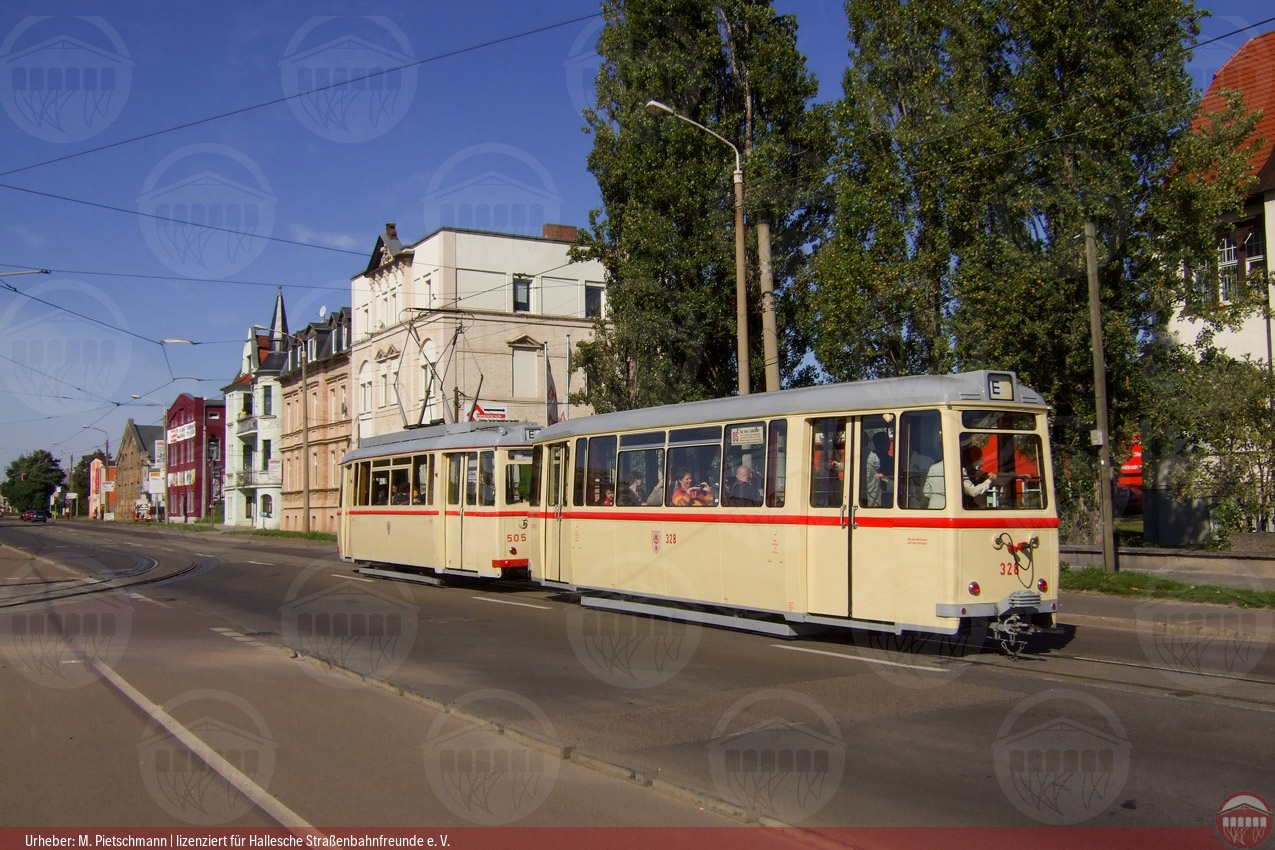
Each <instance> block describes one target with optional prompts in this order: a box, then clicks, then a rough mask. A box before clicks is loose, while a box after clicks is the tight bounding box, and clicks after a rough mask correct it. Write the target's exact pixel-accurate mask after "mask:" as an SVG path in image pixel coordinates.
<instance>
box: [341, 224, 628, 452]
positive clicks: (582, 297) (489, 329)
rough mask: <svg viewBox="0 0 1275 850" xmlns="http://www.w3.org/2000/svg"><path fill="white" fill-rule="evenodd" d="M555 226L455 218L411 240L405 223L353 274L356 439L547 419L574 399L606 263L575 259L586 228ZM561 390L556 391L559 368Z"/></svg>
mask: <svg viewBox="0 0 1275 850" xmlns="http://www.w3.org/2000/svg"><path fill="white" fill-rule="evenodd" d="M543 234H544V235H543V236H540V237H531V236H515V235H509V234H503V233H487V232H478V231H470V230H462V229H459V228H451V227H444V228H442V229H440V230H438V231H436V232H434V233H433V234H431V235H430V236H427V237H426V238H424V239H422V240H420V241H419V242H417V243H415V244H413V245H410V246H404V245H403V244H402V243H401V242H400V241H399V240H398V234H397V231H396V228H395V227H394V225H393V224H389V225H386V232H385V234H384V235H383V236H381V237H379V238H378V240H377V243H376V248H375V250H374V251H373V253H372V257H371V259H370V261H369V263H368V267H367V269H366V270H365V271H364V272H363V273H362V274H360V275H357V276H356V277H354V278H353V286H352V310H353V316H352V332H353V338H354V344H353V350H352V357H351V364H350V365H351V376H350V385H351V388H352V394H353V405H352V412H353V413H354V415H355V440H356V443H357V440H358V439H359V438H360V437H369V436H375V435H380V434H385V433H389V432H392V431H400V430H403V429H404V428H406V427H411V426H414V425H417V424H422V423H424V424H428V423H429V422H431V421H440V420H441V421H447V422H454V421H464V420H466V419H468V418H471V417H473V418H488V419H503V418H508V419H518V420H521V421H525V422H541V423H544V422H547V421H548V420H549V419H550V418H551V417H552V416H553V415H554V414H553V412H552V411H553V410H554V405H553V404H551V402H550V396H551V395H553V396H556V399H557V402H558V403H557V406H556V410H557V414H556V415H557V416H558V417H567V416H576V415H584V414H586V413H588V412H589V411H588V409H587V408H570V409H568V406H567V404H566V398H567V392H568V391H569V389H571V384H572V382H573V381H578V380H580V379H579V377H578V376H577V377H574V378H573V377H572V376H570V375H569V374H568V369H567V364H568V349H569V346H574V345H575V344H576V343H578V342H579V341H581V340H583V339H587V338H589V337H590V336H591V335H592V330H593V322H594V319H595V317H599V316H601V315H602V314H603V310H604V308H605V299H606V287H605V285H604V280H605V278H604V275H603V268H602V264H601V263H598V262H596V261H592V260H590V261H586V262H578V263H572V262H571V261H570V260H569V259H568V257H567V251H568V249H569V248H570V246H571V244H572V243H573V242H574V241H575V238H576V230H575V228H574V227H565V226H562V225H551V224H550V225H545V226H544V228H543ZM551 375H552V383H553V390H554V392H553V393H551V392H550V376H551Z"/></svg>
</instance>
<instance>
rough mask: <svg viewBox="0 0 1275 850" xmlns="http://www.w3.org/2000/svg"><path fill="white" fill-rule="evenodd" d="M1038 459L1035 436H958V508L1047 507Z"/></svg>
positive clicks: (1038, 441) (1037, 444) (1037, 438)
mask: <svg viewBox="0 0 1275 850" xmlns="http://www.w3.org/2000/svg"><path fill="white" fill-rule="evenodd" d="M992 427H995V426H992ZM1041 458H1042V453H1041V443H1040V437H1039V436H1037V435H1036V434H1005V433H1000V434H977V433H968V432H965V433H962V434H961V504H962V505H963V506H964V507H965V509H966V510H976V511H982V510H1037V509H1041V508H1045V507H1048V506H1047V505H1046V504H1045V487H1044V478H1043V476H1042V474H1041V469H1042V468H1043V467H1042V463H1041Z"/></svg>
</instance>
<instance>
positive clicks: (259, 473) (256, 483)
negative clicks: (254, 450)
mask: <svg viewBox="0 0 1275 850" xmlns="http://www.w3.org/2000/svg"><path fill="white" fill-rule="evenodd" d="M239 475H240V477H241V478H242V483H240V484H239V485H238V486H239V487H279V486H281V485H282V484H283V473H281V472H273V473H272V472H267V471H266V470H264V469H253V470H250V471H248V472H241V473H239Z"/></svg>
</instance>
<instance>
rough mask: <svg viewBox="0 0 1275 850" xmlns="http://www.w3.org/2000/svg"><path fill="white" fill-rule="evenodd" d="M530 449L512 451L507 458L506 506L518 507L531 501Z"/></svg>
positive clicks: (532, 461) (532, 459)
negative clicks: (517, 505)
mask: <svg viewBox="0 0 1275 850" xmlns="http://www.w3.org/2000/svg"><path fill="white" fill-rule="evenodd" d="M534 461H535V457H534V455H533V453H532V451H531V450H530V449H510V450H509V451H508V454H507V455H506V456H505V504H506V505H516V504H520V503H522V502H529V501H530V500H531V481H532V478H533V477H534V474H535V472H534V470H533V466H532V464H533V463H534Z"/></svg>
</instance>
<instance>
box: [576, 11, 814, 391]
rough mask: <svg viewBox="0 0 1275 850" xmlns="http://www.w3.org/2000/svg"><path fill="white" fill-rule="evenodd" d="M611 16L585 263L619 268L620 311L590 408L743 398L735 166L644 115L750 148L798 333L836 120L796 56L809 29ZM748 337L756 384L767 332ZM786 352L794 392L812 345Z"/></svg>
mask: <svg viewBox="0 0 1275 850" xmlns="http://www.w3.org/2000/svg"><path fill="white" fill-rule="evenodd" d="M603 14H604V15H605V17H606V26H605V27H604V29H603V30H602V33H601V34H600V36H599V39H598V53H599V54H600V55H601V56H602V58H603V65H602V68H601V69H600V71H599V73H598V78H597V82H596V95H597V106H596V109H589V110H586V111H585V120H586V122H587V125H588V130H589V132H591V133H592V134H593V136H594V147H593V150H592V152H591V153H590V156H589V169H590V171H591V172H592V173H593V174H594V176H595V177H596V178H597V181H598V186H599V189H600V190H601V194H602V200H603V204H604V210H595V211H594V212H593V213H592V214H591V216H590V223H591V227H590V229H589V232H588V233H587V234H586V235H584V236H583V237H582V239H581V242H580V245H579V246H578V247H577V249H576V251H575V255H576V256H577V257H580V258H592V259H597V260H599V261H600V262H601V263H602V264H603V265H604V266H605V268H606V272H607V283H608V289H607V313H606V315H605V316H604V317H603V319H602V320H600V321H599V322H598V324H597V326H596V327H595V335H594V339H593V340H591V341H589V342H585V343H582V344H581V345H580V346H579V348H578V349H577V359H576V361H575V365H576V366H577V367H578V368H581V369H583V370H584V371H585V374H586V375H587V377H588V382H587V389H586V390H585V391H584V392H582V393H577V394H576V399H575V400H576V401H577V402H585V403H589V404H592V405H593V406H594V408H595V409H596V410H598V411H599V412H604V411H610V410H621V409H628V408H633V407H644V406H649V405H653V404H662V403H671V402H677V401H685V400H691V399H697V398H709V397H716V396H724V395H728V394H730V393H731V392H732V390H733V389H734V388H735V386H736V384H737V377H736V376H737V372H736V362H735V361H736V358H735V350H736V346H735V327H736V320H735V260H734V227H733V215H734V213H733V204H734V201H733V188H732V179H731V171H732V165H733V162H732V160H731V154H730V151H729V150H727V149H726V147H725V146H724V145H722V144H721V142H720V141H717V140H715V139H713V138H712V137H710V136H709V135H707V134H706V133H704V132H703V131H701V130H698V129H696V128H694V127H692V126H690V125H688V124H686V123H685V122H682V121H680V120H678V119H676V118H673V117H672V116H665V117H663V118H659V119H657V118H653V117H651V116H649V115H647V114H646V112H645V109H644V107H645V104H646V102H647V101H648V100H652V99H654V100H659V101H661V102H663V103H666V104H668V105H669V106H670V107H671V108H673V109H674V110H676V111H677V112H678V113H680V114H682V115H685V116H686V117H688V118H691V119H693V120H695V121H698V122H699V123H701V124H704V125H705V126H708V127H711V128H713V130H714V131H715V132H718V133H720V134H721V135H723V136H724V137H726V138H728V139H730V140H732V142H733V143H734V144H736V146H737V147H738V148H739V149H740V150H741V152H742V154H743V156H744V157H745V164H744V171H745V185H746V187H747V190H746V193H745V197H746V208H747V210H748V213H749V219H750V221H752V220H754V219H755V218H756V216H758V215H762V216H767V217H768V218H769V220H770V222H771V224H772V234H773V238H772V245H773V248H772V255H773V260H774V268H775V281H776V290H777V292H778V296H779V297H778V303H779V306H780V309H781V310H782V311H784V316H783V317H781V320H780V324H781V326H785V327H790V328H795V327H796V325H795V324H794V323H793V322H790V321H786V320H785V317H786V316H787V315H788V312H789V311H790V309H791V305H792V304H793V300H794V299H793V294H792V290H793V288H794V287H795V285H796V282H797V281H798V280H799V278H800V276H801V274H802V272H803V268H804V265H805V263H806V258H807V254H808V252H807V251H806V250H805V248H806V247H807V246H809V245H810V244H811V243H812V242H813V241H815V240H817V239H818V238H819V237H820V234H821V233H822V231H823V229H824V228H825V227H826V222H827V217H828V204H827V199H826V198H823V197H822V196H821V194H820V193H819V192H818V191H816V189H817V187H818V185H819V183H820V182H821V181H822V179H823V177H824V175H825V174H826V161H827V157H828V155H829V153H830V151H831V137H830V134H829V131H828V121H827V116H826V114H825V113H824V112H823V111H821V110H819V109H816V108H812V107H811V106H810V101H811V98H813V97H814V95H815V92H816V90H817V88H816V82H815V80H814V78H813V77H812V76H811V75H810V74H809V73H807V71H806V70H805V62H804V58H803V57H802V56H801V54H800V53H798V52H797V50H796V22H795V20H794V19H793V18H792V17H790V16H780V15H777V14H776V13H775V12H774V10H773V9H772V8H771V6H770V4H769V3H768V2H758V0H727V1H726V2H719V3H713V2H707V0H607V2H604V4H603ZM752 244H753V245H754V246H755V242H753V243H752ZM751 256H752V257H753V258H754V259H753V260H752V261H751V262H750V264H749V265H750V269H749V271H750V272H753V271H755V268H754V267H755V253H754V254H752V255H751ZM749 280H750V282H755V280H756V275H755V274H754V273H750V274H749ZM750 289H751V290H752V296H751V297H750V299H749V300H750V316H751V317H752V319H751V322H752V323H754V324H755V325H757V326H759V324H760V320H759V318H757V317H758V316H759V315H760V305H759V304H758V301H757V298H758V296H757V290H756V288H755V286H753V287H750ZM749 336H750V340H756V344H755V345H754V346H752V347H751V348H750V357H749V359H750V366H755V370H754V376H757V375H760V374H762V372H763V369H764V364H763V363H762V361H761V356H760V353H761V342H760V335H759V334H758V333H756V332H752V333H750V334H749ZM785 342H786V343H787V345H785V346H784V351H783V353H782V354H781V360H782V364H781V366H782V367H783V371H785V372H786V373H787V374H788V376H789V379H790V380H792V379H793V377H794V375H795V374H796V373H797V370H798V368H799V363H800V360H801V358H802V356H803V354H804V345H803V340H802V339H801V338H800V337H799V336H798V335H796V334H795V333H792V332H790V333H788V334H786V335H785Z"/></svg>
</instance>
